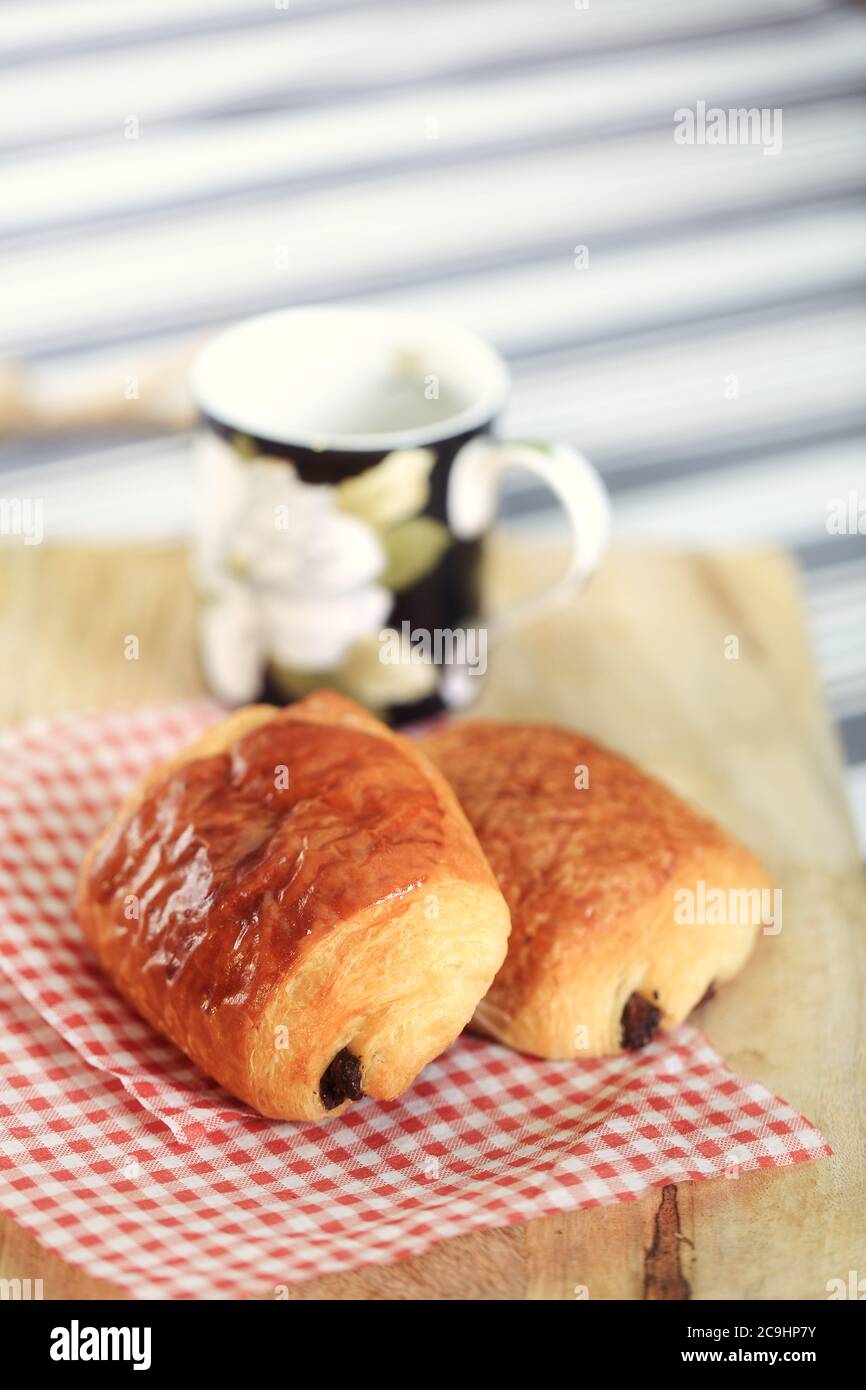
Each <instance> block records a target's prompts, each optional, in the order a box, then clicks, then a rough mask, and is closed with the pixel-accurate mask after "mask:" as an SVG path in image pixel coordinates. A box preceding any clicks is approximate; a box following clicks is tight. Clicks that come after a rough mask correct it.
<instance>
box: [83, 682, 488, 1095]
mask: <svg viewBox="0 0 866 1390" xmlns="http://www.w3.org/2000/svg"><path fill="white" fill-rule="evenodd" d="M78 913H79V919H80V922H81V926H82V928H83V930H84V933H85V935H86V937H87V939H88V941H89V942H90V944H91V945H92V947H93V949H94V951H95V952H96V955H97V957H98V958H99V961H100V962H101V964H102V966H103V967H104V969H105V970H106V972H107V973H108V975H110V976H111V978H112V979H113V980H114V982H115V984H116V985H117V986H118V988H119V989H120V990H121V992H122V993H123V994H124V995H125V996H126V998H127V999H128V1000H129V1001H130V1003H132V1004H133V1005H134V1006H135V1008H136V1009H137V1010H138V1011H139V1013H141V1014H143V1016H144V1017H145V1018H146V1019H148V1020H149V1022H150V1023H152V1024H153V1026H154V1027H155V1028H157V1029H158V1030H159V1031H160V1032H161V1033H163V1034H165V1036H166V1037H168V1038H170V1039H171V1040H172V1042H174V1043H176V1044H177V1046H178V1047H180V1048H181V1049H182V1050H183V1051H184V1052H185V1053H186V1054H187V1055H188V1056H189V1057H191V1058H192V1060H193V1061H194V1062H196V1063H197V1064H198V1065H199V1066H200V1067H201V1068H202V1070H203V1071H205V1072H207V1073H208V1074H209V1075H210V1076H212V1077H214V1078H215V1079H216V1080H217V1081H219V1082H220V1083H221V1084H222V1085H223V1086H224V1087H226V1089H227V1090H229V1091H231V1092H232V1093H233V1094H234V1095H236V1096H239V1097H240V1098H241V1099H242V1100H244V1101H247V1102H248V1103H249V1104H250V1105H251V1106H253V1107H254V1108H255V1109H256V1110H257V1111H259V1112H260V1113H261V1114H262V1115H266V1116H270V1117H273V1118H276V1119H287V1120H288V1119H292V1120H294V1119H298V1120H300V1119H306V1120H318V1119H322V1118H323V1117H325V1116H327V1115H338V1114H340V1113H342V1111H344V1110H345V1109H346V1108H347V1107H348V1106H349V1105H350V1104H351V1103H352V1102H353V1101H356V1100H358V1099H360V1098H361V1096H362V1095H368V1096H375V1097H378V1098H380V1099H383V1100H390V1099H392V1098H393V1097H395V1096H397V1095H399V1094H400V1092H401V1091H403V1090H404V1089H405V1088H406V1087H407V1086H408V1085H409V1084H410V1083H411V1082H412V1080H413V1079H414V1077H415V1076H416V1075H417V1074H418V1072H419V1071H420V1070H421V1068H422V1067H423V1066H425V1064H426V1063H427V1062H429V1061H430V1060H431V1059H432V1058H433V1057H436V1056H437V1055H438V1054H439V1053H440V1052H442V1051H443V1049H444V1048H446V1047H447V1046H448V1044H449V1043H450V1042H451V1041H452V1040H453V1039H454V1038H455V1037H456V1036H457V1035H458V1033H459V1032H460V1031H461V1029H462V1028H463V1027H464V1025H465V1024H466V1023H467V1022H468V1020H469V1019H470V1017H471V1016H472V1013H473V1010H474V1009H475V1006H476V1005H477V1003H478V1001H479V1000H480V999H481V997H482V996H483V995H484V993H485V992H486V991H487V989H488V987H489V985H490V983H491V981H492V980H493V977H494V975H495V974H496V971H497V970H498V969H499V967H500V965H501V964H502V961H503V959H504V957H505V951H506V944H507V938H508V930H509V918H508V909H507V907H506V905H505V902H504V899H503V897H502V894H501V893H500V891H499V889H498V887H497V885H496V881H495V879H494V878H493V875H492V873H491V871H490V869H489V867H488V865H487V863H486V861H485V859H484V856H483V854H482V853H481V850H480V848H479V846H478V842H477V840H476V838H475V835H474V834H473V832H472V830H471V829H470V827H469V825H468V823H467V821H466V818H465V816H464V814H463V812H462V811H461V810H460V807H459V806H458V804H457V801H456V799H455V797H454V794H453V792H452V791H451V789H450V787H449V786H448V785H447V783H446V781H445V779H444V778H443V777H442V776H441V774H440V773H438V772H437V771H436V770H435V768H433V767H432V766H431V764H430V763H429V762H428V761H427V759H426V758H425V756H424V755H423V753H421V752H419V751H418V749H417V748H416V747H415V746H413V745H412V744H411V743H409V742H408V741H407V740H405V739H403V738H401V737H400V736H399V735H397V734H394V733H392V732H391V731H390V730H388V729H386V728H385V726H384V725H383V724H381V723H380V722H379V721H378V720H377V719H375V718H374V717H373V716H372V715H370V714H368V713H367V712H366V711H364V710H362V709H360V708H359V707H358V706H356V705H354V704H353V703H352V702H351V701H349V700H346V699H344V698H343V697H342V696H340V695H337V694H334V693H332V692H327V691H324V692H320V693H317V694H314V695H311V696H308V697H307V698H306V699H305V700H302V701H300V702H299V703H298V704H296V705H293V706H291V707H290V708H288V709H280V710H277V709H273V708H271V707H269V706H253V707H250V708H247V709H242V710H238V711H237V712H236V713H235V714H233V715H231V717H230V718H228V719H226V720H225V721H224V722H222V723H220V724H217V725H216V726H215V727H214V728H212V729H210V730H209V731H208V732H207V733H206V734H205V736H204V737H203V738H202V739H200V740H199V741H198V742H197V743H195V744H194V745H193V746H192V747H190V748H187V749H186V750H185V751H184V752H182V753H181V754H180V755H179V756H177V757H175V758H172V759H171V760H170V761H169V762H167V763H166V764H164V765H163V766H162V767H159V768H158V769H157V770H156V771H155V772H154V773H153V774H152V775H151V776H149V777H148V778H147V779H146V780H145V781H144V782H143V783H142V784H141V785H140V786H139V787H137V788H136V790H135V791H134V792H133V793H132V795H131V797H130V798H129V800H128V801H127V802H126V804H125V805H124V806H123V807H122V809H121V810H120V811H119V812H118V814H117V815H116V816H115V819H114V821H113V823H112V824H111V825H110V826H109V828H108V829H107V831H106V832H105V834H104V835H102V836H101V837H100V838H99V839H98V840H97V842H96V843H95V844H94V845H93V847H92V848H91V850H90V851H89V853H88V855H87V857H86V859H85V862H84V865H83V867H82V871H81V879H80V887H79V898H78Z"/></svg>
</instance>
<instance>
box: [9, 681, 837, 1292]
mask: <svg viewBox="0 0 866 1390" xmlns="http://www.w3.org/2000/svg"><path fill="white" fill-rule="evenodd" d="M218 713H219V711H218V710H217V709H216V707H215V706H213V705H210V704H206V703H204V702H200V703H197V704H187V705H176V706H172V707H170V708H164V709H157V710H144V711H142V710H137V711H125V712H115V713H112V714H109V715H100V716H98V717H93V718H88V719H61V720H53V721H44V720H43V721H34V722H31V723H29V724H27V725H25V726H24V727H23V728H22V729H19V730H17V731H14V732H12V733H7V734H5V735H3V736H2V737H0V769H2V770H0V874H2V877H0V964H2V967H3V973H0V1205H2V1206H3V1207H5V1208H6V1209H7V1210H9V1211H11V1212H12V1214H13V1215H14V1216H15V1218H16V1219H17V1220H18V1221H19V1222H20V1223H21V1224H22V1225H23V1226H26V1227H27V1228H28V1229H29V1230H31V1231H32V1232H33V1233H34V1234H35V1235H36V1236H37V1237H38V1239H39V1240H40V1241H41V1242H42V1243H43V1244H44V1245H46V1246H48V1247H49V1248H50V1249H52V1250H55V1251H57V1252H58V1253H59V1254H60V1255H62V1256H63V1257H64V1258H65V1259H67V1260H69V1261H71V1262H72V1263H75V1264H79V1265H82V1266H84V1267H85V1268H86V1269H87V1270H88V1271H89V1273H91V1274H93V1275H97V1276H99V1277H102V1278H105V1279H109V1280H112V1281H114V1282H115V1283H117V1284H120V1285H122V1286H124V1287H125V1288H128V1289H130V1290H131V1291H132V1292H133V1293H135V1294H137V1295H139V1296H141V1297H166V1296H167V1297H183V1296H193V1297H208V1296H226V1295H237V1294H241V1293H245V1292H254V1291H257V1290H263V1291H267V1290H271V1291H273V1290H274V1289H276V1288H278V1287H279V1286H281V1285H284V1284H289V1283H291V1282H293V1281H295V1280H298V1279H304V1278H309V1277H311V1276H313V1275H317V1274H324V1273H329V1272H333V1271H337V1270H345V1269H349V1268H352V1267H353V1266H357V1265H362V1264H368V1263H374V1262H384V1261H389V1260H395V1259H399V1258H401V1257H403V1256H406V1255H414V1254H418V1253H419V1252H420V1251H422V1250H424V1249H426V1248H427V1247H428V1246H429V1245H431V1244H433V1243H435V1242H436V1241H438V1240H442V1239H444V1238H445V1237H447V1236H453V1235H460V1234H463V1233H465V1232H467V1231H471V1230H474V1229H477V1228H479V1227H484V1226H499V1225H506V1224H508V1223H510V1222H514V1221H527V1220H530V1219H531V1218H533V1217H536V1216H540V1215H543V1214H544V1213H546V1212H551V1211H566V1210H571V1209H573V1208H576V1207H583V1206H595V1205H599V1204H602V1203H606V1202H614V1201H622V1200H627V1199H631V1198H635V1197H638V1196H640V1195H641V1194H642V1193H643V1192H645V1191H646V1190H647V1189H648V1188H649V1187H652V1186H656V1185H659V1184H662V1183H666V1182H682V1181H686V1180H689V1179H693V1180H696V1179H698V1178H708V1177H714V1176H717V1175H719V1174H727V1175H728V1176H736V1174H737V1173H739V1172H745V1171H749V1170H751V1169H755V1168H768V1167H776V1166H780V1165H784V1164H791V1163H800V1162H803V1161H805V1160H807V1159H812V1158H817V1157H820V1156H822V1155H825V1154H829V1153H830V1149H829V1146H828V1145H827V1144H826V1142H825V1141H824V1139H823V1138H822V1137H821V1135H820V1134H819V1133H818V1132H817V1131H816V1130H815V1129H814V1128H813V1126H812V1125H810V1124H809V1122H808V1121H807V1120H804V1119H803V1118H802V1117H801V1116H800V1115H798V1114H797V1113H796V1111H794V1110H792V1109H791V1107H790V1106H789V1105H787V1104H786V1103H785V1102H784V1101H781V1100H777V1099H776V1098H775V1097H774V1096H772V1095H771V1094H770V1092H769V1091H767V1090H766V1089H765V1088H764V1087H763V1086H759V1085H757V1084H755V1083H752V1082H744V1081H740V1080H739V1079H738V1078H737V1077H735V1076H734V1075H732V1073H731V1072H730V1071H729V1070H728V1068H727V1067H726V1066H725V1065H724V1063H723V1062H722V1061H721V1060H720V1058H719V1057H718V1056H717V1055H716V1053H715V1052H714V1051H713V1050H712V1048H711V1047H710V1046H709V1044H708V1043H707V1041H706V1040H705V1039H704V1038H703V1037H702V1036H701V1035H700V1034H699V1033H697V1032H695V1030H694V1029H692V1028H687V1027H683V1028H679V1029H677V1031H676V1032H675V1033H673V1034H670V1035H668V1036H667V1037H665V1038H663V1039H660V1040H658V1041H656V1042H655V1043H654V1044H653V1045H652V1046H651V1047H649V1048H647V1049H646V1050H645V1051H644V1052H641V1053H638V1054H635V1055H632V1056H628V1057H621V1058H614V1059H608V1060H605V1061H587V1062H542V1061H537V1060H535V1059H533V1058H528V1057H524V1056H520V1055H518V1054H517V1053H514V1052H511V1051H509V1050H508V1049H506V1048H503V1047H499V1046H498V1045H496V1044H494V1043H489V1042H483V1041H481V1040H479V1039H476V1038H471V1037H468V1036H465V1037H463V1038H461V1039H460V1040H459V1041H458V1042H457V1043H455V1044H454V1046H453V1047H451V1048H450V1049H449V1050H448V1052H446V1053H445V1054H444V1056H442V1057H440V1058H439V1059H438V1061H436V1062H434V1063H433V1064H432V1065H431V1066H429V1067H428V1068H427V1069H426V1070H425V1072H424V1073H423V1074H422V1076H421V1077H420V1078H419V1079H418V1081H417V1082H416V1084H415V1086H414V1087H413V1088H412V1090H411V1091H409V1092H408V1093H407V1094H406V1095H405V1096H403V1097H401V1099H400V1100H399V1101H393V1102H390V1103H388V1104H379V1103H374V1102H372V1101H366V1102H363V1103H362V1104H360V1105H358V1106H355V1107H353V1108H352V1109H351V1110H350V1111H349V1113H348V1114H347V1115H346V1116H345V1117H342V1118H339V1119H336V1120H333V1121H332V1122H330V1123H328V1124H324V1125H316V1124H305V1125H300V1124H298V1125H294V1124H277V1123H273V1122H271V1121H266V1120H262V1119H260V1118H259V1117H257V1116H255V1115H253V1113H252V1112H251V1111H249V1110H248V1109H246V1107H244V1106H243V1105H241V1104H240V1103H239V1102H237V1101H235V1100H233V1099H232V1098H231V1097H230V1096H227V1095H226V1093H225V1092H223V1091H221V1090H220V1089H219V1087H217V1086H215V1085H214V1084H213V1083H212V1082H210V1081H208V1080H207V1079H206V1078H205V1077H203V1076H202V1075H201V1074H200V1073H199V1072H198V1071H197V1070H196V1069H195V1068H194V1067H193V1066H192V1065H191V1064H190V1063H189V1062H188V1061H187V1060H186V1059H185V1058H184V1057H182V1056H181V1055H180V1054H179V1053H178V1052H176V1051H175V1049H174V1048H173V1047H172V1046H171V1045H170V1044H168V1043H166V1042H164V1041H162V1040H161V1039H160V1038H159V1037H157V1036H156V1034H154V1033H153V1032H152V1031H151V1029H150V1028H149V1027H148V1026H147V1024H145V1023H144V1022H142V1021H141V1020H140V1019H138V1018H137V1017H136V1015H135V1014H134V1013H132V1011H131V1010H130V1009H129V1008H128V1007H127V1005H126V1004H125V1003H124V1001H123V1000H122V999H121V998H120V997H119V996H118V995H117V994H116V993H115V991H114V990H113V989H112V987H111V986H110V985H109V984H108V983H107V981H106V980H105V979H104V978H103V977H102V976H101V974H100V973H99V971H98V970H97V968H96V967H95V965H94V963H93V961H92V960H91V958H90V955H89V952H88V949H87V947H86V946H85V944H84V942H83V941H82V939H81V938H80V936H79V932H78V928H77V926H76V923H75V920H74V911H73V892H74V885H75V879H76V873H77V869H78V864H79V862H80V860H81V857H82V854H83V852H84V849H85V847H86V845H87V843H88V841H89V840H90V839H91V837H92V836H93V835H94V834H95V833H96V831H97V830H99V829H100V828H101V827H102V826H103V825H104V824H105V823H106V821H107V820H108V818H109V816H110V814H111V812H112V810H113V809H114V807H115V806H116V804H117V802H118V801H119V799H120V798H121V797H122V796H123V794H124V793H125V792H126V791H127V790H128V788H129V786H130V784H131V783H132V782H133V781H134V780H135V779H136V778H137V777H139V776H140V775H141V774H142V773H143V772H144V771H146V770H147V769H148V768H150V767H152V766H153V765H154V764H155V763H157V762H158V761H159V760H160V759H162V758H164V757H166V756H167V755H168V754H170V753H171V752H172V751H174V750H175V749H176V748H177V747H179V746H181V745H182V744H183V743H184V742H186V741H188V740H189V739H190V738H192V737H193V736H194V735H195V734H197V733H198V732H200V730H201V729H203V728H204V727H206V725H207V724H208V723H210V722H211V721H212V720H213V719H214V718H215V717H216V716H217V714H218ZM46 1293H47V1294H48V1295H49V1296H50V1289H46Z"/></svg>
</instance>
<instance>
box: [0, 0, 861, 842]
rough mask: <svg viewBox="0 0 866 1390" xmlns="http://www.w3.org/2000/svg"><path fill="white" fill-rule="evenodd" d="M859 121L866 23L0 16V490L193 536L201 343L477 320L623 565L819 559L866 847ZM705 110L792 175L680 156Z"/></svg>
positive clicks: (82, 524)
mask: <svg viewBox="0 0 866 1390" xmlns="http://www.w3.org/2000/svg"><path fill="white" fill-rule="evenodd" d="M864 92H866V12H864V11H863V10H862V9H858V8H855V7H851V6H847V5H841V4H832V3H819V2H817V0H700V3H695V0H654V2H653V3H650V2H649V0H588V3H581V0H577V3H575V0H533V2H532V3H528V0H439V2H438V3H436V4H431V3H429V2H428V3H421V0H400V3H397V0H286V3H281V0H276V2H275V0H206V2H205V0H149V3H146V4H145V3H141V0H139V3H132V2H131V0H113V3H111V4H106V3H103V2H102V0H77V3H74V4H72V3H68V0H41V3H40V4H39V5H33V4H31V3H24V0H6V3H4V4H2V5H0V190H2V193H0V306H2V313H0V363H2V364H5V365H3V366H2V368H0V427H2V426H4V425H5V429H4V430H3V434H2V439H0V494H2V496H4V497H14V496H17V495H21V496H25V495H26V496H39V497H42V498H44V505H45V516H46V534H47V536H48V538H49V539H53V538H64V537H69V538H72V537H74V538H82V539H83V538H90V537H105V538H119V539H120V538H122V539H129V540H135V539H139V538H140V539H144V538H147V539H153V538H157V537H165V538H166V539H169V538H171V539H175V538H177V537H178V536H182V535H185V534H186V533H187V531H188V529H189V525H190V516H191V511H192V505H193V499H192V495H191V484H190V472H189V462H188V435H187V429H186V425H187V406H186V404H185V401H184V399H183V394H182V392H181V390H180V389H179V383H180V382H181V381H182V376H183V370H184V363H185V360H186V357H187V355H188V352H189V350H190V348H191V346H193V345H195V344H197V343H199V342H200V341H201V340H202V338H203V337H204V336H206V335H207V333H208V332H210V331H212V330H213V328H214V327H217V326H219V325H222V324H223V323H225V322H226V321H230V320H232V319H235V318H237V317H239V316H242V315H246V314H249V313H252V312H256V311H259V310H263V309H268V308H273V307H277V306H280V305H288V304H295V303H306V302H312V301H327V300H338V299H339V300H346V299H351V300H367V301H370V300H375V301H376V302H379V303H383V304H389V305H393V306H401V307H407V308H427V309H432V310H434V311H436V312H439V313H442V314H444V315H448V316H450V317H452V318H454V319H457V320H461V321H464V322H466V323H468V324H471V325H472V326H473V327H475V328H477V329H479V330H480V331H481V332H483V333H485V334H487V335H488V336H489V337H491V338H492V339H493V340H494V341H495V342H496V343H497V344H498V345H499V347H500V348H501V349H502V350H503V351H504V352H505V353H506V355H507V356H508V358H509V360H510V362H511V365H512V369H513V372H514V377H515V393H514V399H513V405H512V407H511V409H510V411H509V417H508V419H507V420H506V421H505V425H506V428H507V430H508V432H510V433H513V434H517V435H522V436H528V437H533V438H537V437H543V436H545V435H558V436H561V437H565V438H569V439H572V440H573V441H575V442H576V443H578V444H579V445H580V447H582V448H583V449H584V450H585V451H586V452H587V453H588V454H589V455H590V456H591V457H592V459H593V460H594V461H595V462H596V464H597V465H598V466H599V468H600V469H601V471H602V472H603V474H604V476H605V479H606V481H607V483H608V486H609V487H610V489H611V492H612V494H613V498H614V507H615V526H616V531H617V534H618V536H619V537H620V538H634V539H636V540H638V539H639V540H651V541H673V542H676V543H683V544H689V545H695V544H697V545H710V544H730V543H737V542H741V541H744V542H749V543H755V542H762V541H769V542H775V543H778V544H781V545H785V546H787V547H790V548H791V549H792V550H793V551H794V552H795V553H796V555H797V558H798V560H799V562H800V564H801V567H802V570H803V576H804V588H805V596H806V601H807V605H808V609H809V613H810V616H811V620H812V627H813V633H814V642H815V649H816V655H817V658H818V662H819V667H820V670H821V672H822V675H823V678H824V681H825V684H826V690H827V695H828V699H829V702H830V705H831V708H832V710H833V713H834V715H835V717H836V719H837V720H838V724H839V729H840V732H841V737H842V740H843V742H844V745H845V749H846V753H847V757H848V761H849V765H850V767H849V785H850V790H851V795H852V799H853V802H854V805H855V808H856V810H857V813H858V817H859V821H860V824H861V827H862V830H863V837H864V844H866V535H861V534H859V533H857V531H856V530H852V529H850V528H849V531H848V533H847V534H842V535H838V534H832V533H831V530H830V529H829V528H828V507H831V506H832V504H833V499H843V500H844V499H848V498H849V497H853V498H854V505H855V506H856V505H857V504H858V503H859V505H860V506H861V507H862V508H863V509H864V522H863V525H864V529H866V467H864V440H866V391H864V382H866V370H864V368H866V299H864V295H863V287H864V282H866V195H864V171H866V120H864ZM698 101H705V102H706V103H707V104H708V106H718V107H722V108H724V109H728V108H734V107H751V106H757V107H770V108H777V107H778V108H781V109H782V112H783V149H782V151H781V153H779V154H778V155H772V154H767V153H765V152H764V150H763V149H762V148H761V147H760V146H759V145H750V144H741V145H719V146H712V147H711V146H707V145H694V146H683V145H678V144H676V143H675V142H674V140H673V127H674V114H673V113H674V111H675V110H677V109H678V108H681V107H694V106H695V104H696V103H697V102H698ZM579 247H585V248H586V252H585V253H579V252H578V251H577V250H576V248H579ZM576 259H577V260H578V261H580V260H581V259H583V260H588V264H587V265H586V267H585V268H583V269H579V268H577V267H576V264H575V261H576ZM131 380H134V381H136V382H137V383H139V386H140V396H141V399H140V400H139V401H129V400H127V399H126V395H127V394H128V386H129V382H130V381H131ZM506 512H507V516H508V518H509V522H510V524H513V525H518V526H522V527H536V528H538V527H543V526H546V527H552V526H555V525H556V524H557V521H556V515H555V513H554V512H553V511H552V510H551V504H550V499H549V497H548V496H547V495H546V494H544V493H543V492H542V491H540V490H538V489H537V488H536V487H535V486H533V485H529V484H527V483H521V481H520V480H519V479H517V480H515V482H514V484H513V486H512V487H511V488H510V490H509V493H508V496H507V499H506Z"/></svg>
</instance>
